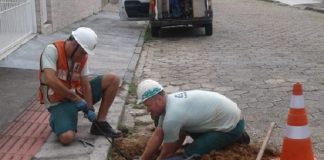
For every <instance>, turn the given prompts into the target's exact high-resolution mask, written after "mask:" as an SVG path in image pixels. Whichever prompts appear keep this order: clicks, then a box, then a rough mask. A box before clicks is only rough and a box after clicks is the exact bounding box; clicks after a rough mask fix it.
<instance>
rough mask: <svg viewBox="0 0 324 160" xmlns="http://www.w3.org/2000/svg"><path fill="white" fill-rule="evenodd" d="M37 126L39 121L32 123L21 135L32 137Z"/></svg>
mask: <svg viewBox="0 0 324 160" xmlns="http://www.w3.org/2000/svg"><path fill="white" fill-rule="evenodd" d="M38 127H39V123H32V125H31V126H30V127H29V128H28V129H27V131H26V132H25V133H24V135H22V137H32V136H35V135H34V134H35V131H36V130H37V128H38Z"/></svg>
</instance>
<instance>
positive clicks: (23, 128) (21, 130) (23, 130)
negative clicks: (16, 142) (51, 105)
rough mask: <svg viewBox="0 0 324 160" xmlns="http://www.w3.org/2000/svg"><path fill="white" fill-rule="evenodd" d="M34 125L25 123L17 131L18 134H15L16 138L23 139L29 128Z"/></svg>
mask: <svg viewBox="0 0 324 160" xmlns="http://www.w3.org/2000/svg"><path fill="white" fill-rule="evenodd" d="M31 125H32V123H29V122H27V123H23V125H22V126H21V127H20V128H19V129H18V130H17V132H16V133H15V134H14V135H15V136H18V137H21V136H23V135H24V134H25V133H26V131H27V130H28V128H29V127H31Z"/></svg>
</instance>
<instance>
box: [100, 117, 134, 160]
mask: <svg viewBox="0 0 324 160" xmlns="http://www.w3.org/2000/svg"><path fill="white" fill-rule="evenodd" d="M94 125H95V126H96V127H97V128H98V129H99V131H100V132H101V134H102V135H103V136H104V137H105V138H106V139H107V140H108V142H109V143H110V144H111V146H112V147H113V148H115V150H116V151H117V153H118V154H119V155H120V156H122V157H123V158H124V159H125V160H131V159H129V158H128V157H127V156H126V155H125V154H124V153H123V152H122V151H121V149H120V148H118V147H117V146H116V145H114V138H111V139H112V140H110V139H109V137H108V136H106V134H105V132H103V131H102V130H101V128H100V127H99V125H98V124H97V123H94Z"/></svg>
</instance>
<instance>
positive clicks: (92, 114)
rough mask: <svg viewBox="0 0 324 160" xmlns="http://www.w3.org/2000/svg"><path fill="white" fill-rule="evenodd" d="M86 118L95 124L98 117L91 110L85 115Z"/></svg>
mask: <svg viewBox="0 0 324 160" xmlns="http://www.w3.org/2000/svg"><path fill="white" fill-rule="evenodd" d="M84 116H85V117H86V118H88V120H89V121H90V122H93V121H94V120H96V119H97V115H96V113H95V112H94V110H90V109H89V110H88V112H86V113H84Z"/></svg>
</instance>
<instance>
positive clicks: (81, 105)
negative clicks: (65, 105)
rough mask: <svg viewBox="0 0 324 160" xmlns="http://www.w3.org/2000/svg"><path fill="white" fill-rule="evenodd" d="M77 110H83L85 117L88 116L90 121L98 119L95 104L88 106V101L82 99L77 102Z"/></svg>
mask: <svg viewBox="0 0 324 160" xmlns="http://www.w3.org/2000/svg"><path fill="white" fill-rule="evenodd" d="M75 104H76V107H77V110H78V111H82V112H83V113H84V117H85V118H88V120H89V121H90V122H93V121H94V120H96V118H97V115H96V113H95V109H94V107H93V106H91V107H88V105H87V103H86V101H85V100H83V99H81V100H79V101H76V102H75Z"/></svg>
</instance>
